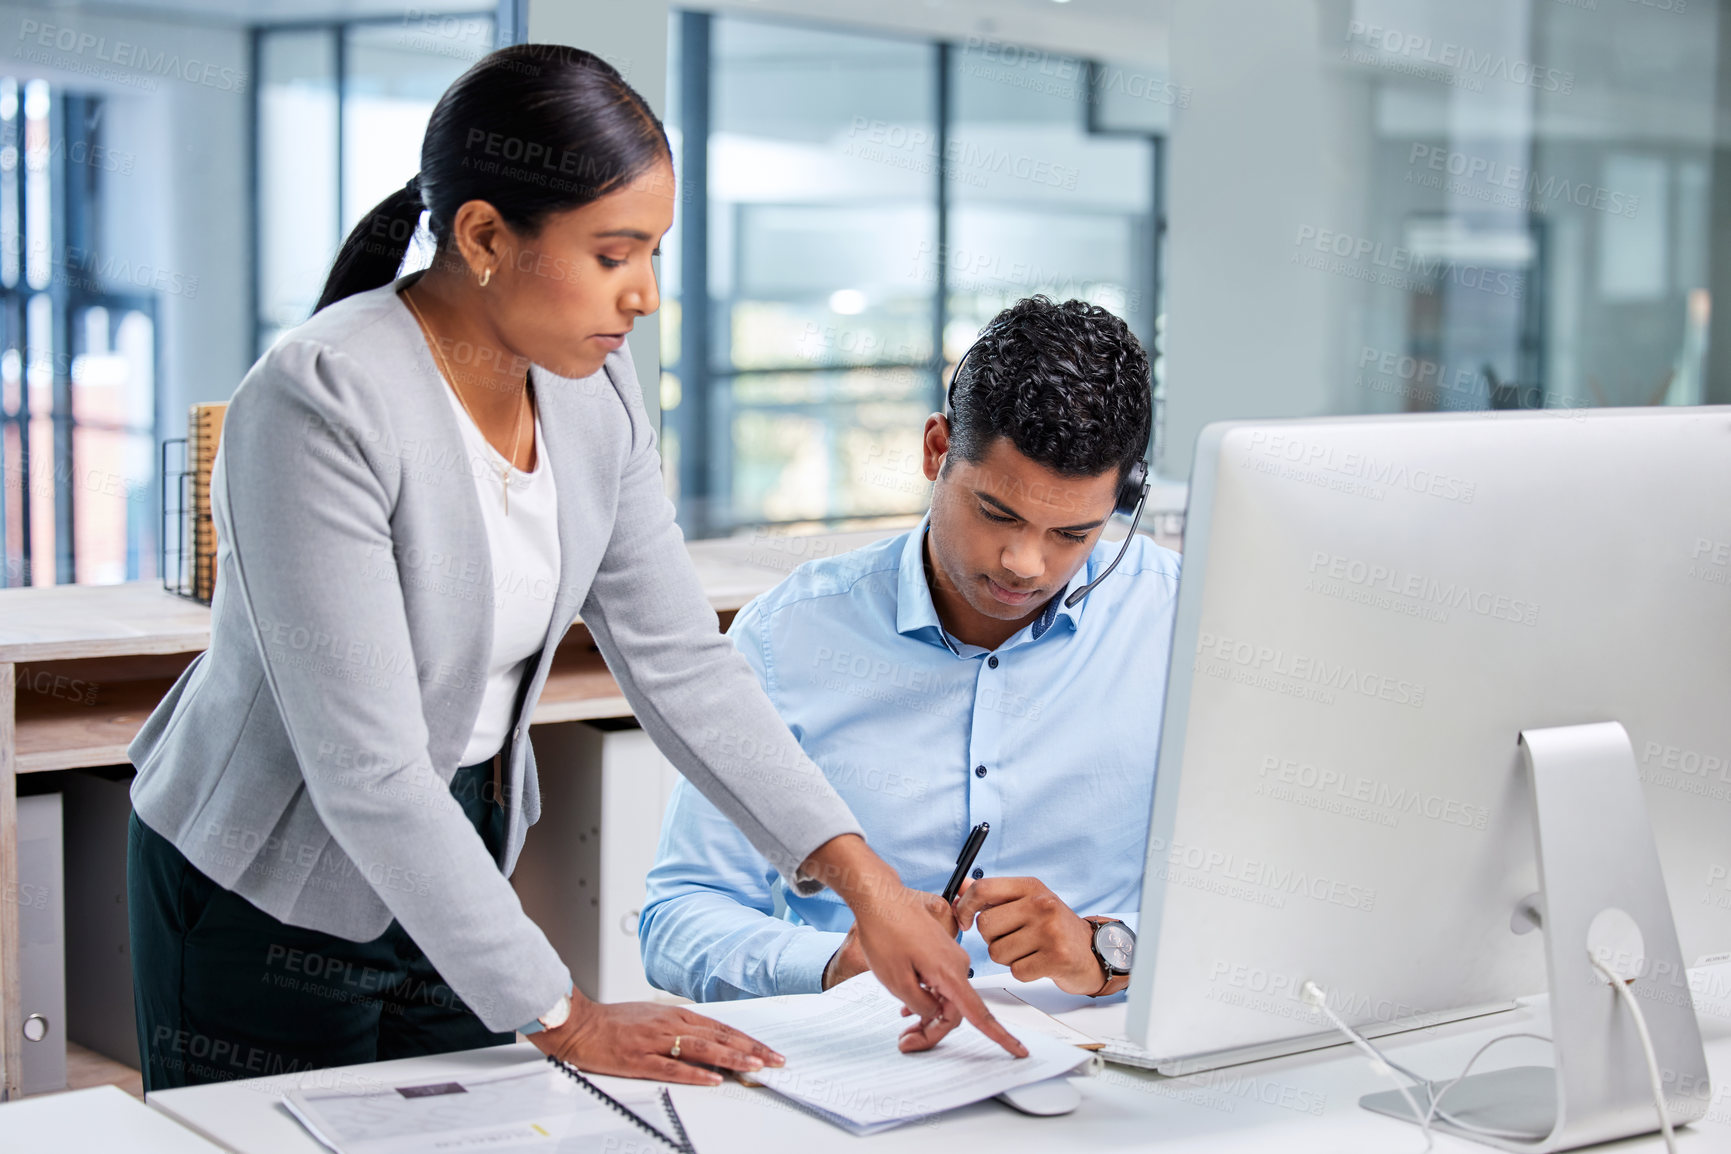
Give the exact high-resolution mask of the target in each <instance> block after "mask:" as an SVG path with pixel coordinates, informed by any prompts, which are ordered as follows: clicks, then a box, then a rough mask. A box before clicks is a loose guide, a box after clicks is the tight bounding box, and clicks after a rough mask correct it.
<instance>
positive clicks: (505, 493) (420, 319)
mask: <svg viewBox="0 0 1731 1154" xmlns="http://www.w3.org/2000/svg"><path fill="white" fill-rule="evenodd" d="M397 295H399V296H401V297H402V298H403V300H404V301H405V302H406V303H407V304H408V306H409V311H410V312H411V313H414V314H415V323H416V324H417V325H420V326H421V332H422V334H423V335H425V336H426V338H427V344H428V345H430V346H431V347H432V350H433V356H434V358H436V359H437V360H438V362H439V371H440V372H441V373H443V374H444V377H445V383H446V384H448V385H450V386H451V391H452V392H453V393H455V394H457V403H458V404H459V405H462V406H463V411H464V412H465V413H467V414H469V420H470V422H471V423H472V424H473V425H474V426H475V429H476V431H477V432H479V431H480V428H481V422H480V421H477V420H475V411H474V410H473V409H471V408H469V402H468V401H465V400H464V399H463V390H461V389H459V388H458V387H457V374H455V373H453V372H452V371H451V366H450V364H449V363H448V362H447V361H446V360H445V354H444V352H443V351H442V350H441V349H440V348H439V339H438V337H436V336H435V335H434V334H433V327H432V326H431V325H429V324H428V323H427V318H426V317H424V316H422V315H421V310H420V309H419V308H418V307H417V306H416V305H415V298H414V297H412V296H410V295H409V293H408V290H407V289H405V290H403V291H402V292H401V293H399V294H397ZM528 395H529V378H528V377H527V376H525V377H524V378H523V396H524V398H525V399H527V398H528ZM481 439H482V440H485V439H486V436H485V434H483V435H482V438H481ZM522 443H523V406H522V405H518V406H517V429H516V432H515V433H514V434H513V435H512V437H511V455H510V456H509V457H507V458H506V459H505V463H504V465H503V466H501V467H500V469H499V494H500V496H502V497H503V498H504V499H505V516H507V517H509V516H510V515H511V466H512V462H514V461H516V459H517V449H518V447H519V446H521V445H522ZM495 451H497V450H495Z"/></svg>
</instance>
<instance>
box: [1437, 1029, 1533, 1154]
mask: <svg viewBox="0 0 1731 1154" xmlns="http://www.w3.org/2000/svg"><path fill="white" fill-rule="evenodd" d="M1512 1038H1532V1039H1533V1040H1535V1041H1539V1042H1550V1041H1551V1039H1549V1038H1547V1037H1545V1035H1543V1034H1527V1033H1517V1034H1499V1035H1497V1036H1496V1037H1495V1038H1492V1039H1491V1040H1490V1041H1488V1042H1486V1043H1485V1044H1484V1045H1482V1046H1480V1047H1479V1048H1478V1049H1477V1050H1476V1051H1474V1053H1473V1056H1472V1057H1470V1058H1468V1059H1467V1064H1466V1065H1465V1066H1463V1067H1461V1072H1460V1073H1458V1074H1456V1075H1455V1076H1454V1077H1453V1078H1450V1079H1449V1081H1448V1083H1447V1084H1446V1085H1444V1086H1443V1088H1442V1089H1440V1090H1438V1091H1437V1092H1436V1094H1435V1095H1434V1096H1432V1098H1431V1103H1430V1108H1431V1114H1432V1115H1434V1116H1435V1117H1438V1118H1441V1119H1442V1120H1443V1121H1445V1122H1447V1123H1448V1124H1449V1125H1451V1126H1455V1127H1458V1128H1459V1129H1462V1130H1470V1131H1472V1132H1473V1133H1475V1134H1484V1135H1486V1136H1488V1137H1491V1138H1515V1139H1519V1140H1522V1141H1526V1142H1536V1141H1538V1140H1539V1139H1541V1138H1544V1137H1546V1135H1544V1134H1533V1133H1529V1132H1526V1131H1522V1130H1499V1129H1497V1128H1496V1127H1494V1126H1480V1125H1479V1124H1478V1123H1476V1122H1463V1121H1462V1120H1461V1119H1459V1118H1456V1117H1455V1116H1454V1115H1453V1114H1450V1113H1449V1112H1448V1111H1447V1110H1444V1109H1443V1108H1442V1100H1443V1098H1444V1097H1445V1096H1446V1095H1447V1094H1448V1092H1449V1091H1450V1090H1452V1089H1454V1088H1455V1086H1456V1085H1457V1084H1458V1083H1459V1082H1460V1081H1461V1080H1462V1079H1464V1078H1465V1077H1466V1076H1467V1075H1468V1074H1470V1073H1472V1069H1473V1067H1474V1066H1475V1065H1477V1064H1478V1060H1479V1059H1480V1058H1481V1057H1483V1056H1484V1053H1485V1051H1486V1050H1488V1049H1490V1048H1491V1047H1492V1046H1494V1045H1496V1044H1497V1043H1498V1042H1507V1041H1509V1040H1510V1039H1512ZM1426 1089H1429V1087H1428V1086H1427V1087H1426Z"/></svg>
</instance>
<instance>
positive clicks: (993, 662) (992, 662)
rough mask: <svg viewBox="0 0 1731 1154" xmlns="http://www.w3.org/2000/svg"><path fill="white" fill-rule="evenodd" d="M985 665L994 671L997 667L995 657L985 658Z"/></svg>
mask: <svg viewBox="0 0 1731 1154" xmlns="http://www.w3.org/2000/svg"><path fill="white" fill-rule="evenodd" d="M986 664H987V665H990V666H991V667H992V668H993V669H996V668H997V667H998V659H997V658H996V657H988V658H986Z"/></svg>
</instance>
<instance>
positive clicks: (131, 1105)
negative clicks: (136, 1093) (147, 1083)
mask: <svg viewBox="0 0 1731 1154" xmlns="http://www.w3.org/2000/svg"><path fill="white" fill-rule="evenodd" d="M0 1150H4V1151H6V1152H7V1154H14V1152H16V1154H85V1152H86V1151H90V1152H91V1154H95V1152H97V1151H100V1152H101V1154H219V1152H218V1148H217V1147H215V1146H212V1145H211V1144H210V1143H209V1142H206V1141H205V1140H204V1139H203V1138H200V1137H199V1136H198V1135H196V1134H193V1133H191V1132H190V1131H188V1130H186V1129H185V1128H184V1127H182V1126H180V1125H178V1124H176V1123H175V1122H173V1121H172V1120H170V1119H168V1118H166V1117H164V1116H163V1115H162V1114H161V1113H159V1112H157V1111H155V1110H152V1109H149V1108H148V1107H146V1106H145V1105H144V1103H142V1102H140V1101H139V1100H138V1099H137V1098H134V1097H133V1096H132V1095H130V1094H128V1093H127V1092H126V1091H124V1090H121V1089H119V1088H117V1087H114V1086H96V1087H93V1088H91V1089H89V1090H73V1091H70V1092H68V1093H64V1094H44V1095H41V1096H39V1097H35V1098H25V1099H22V1100H21V1101H17V1102H8V1103H6V1104H5V1105H4V1106H0Z"/></svg>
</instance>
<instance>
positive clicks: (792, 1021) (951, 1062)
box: [691, 974, 1090, 1134]
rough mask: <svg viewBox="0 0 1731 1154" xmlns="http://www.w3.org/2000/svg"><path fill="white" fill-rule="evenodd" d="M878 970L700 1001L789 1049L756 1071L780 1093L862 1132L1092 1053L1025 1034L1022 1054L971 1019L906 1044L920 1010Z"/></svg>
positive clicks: (968, 1099) (1047, 1074)
mask: <svg viewBox="0 0 1731 1154" xmlns="http://www.w3.org/2000/svg"><path fill="white" fill-rule="evenodd" d="M901 1007H902V1004H901V1002H900V1001H899V1000H897V999H896V998H895V997H894V996H893V995H892V994H890V992H889V991H888V990H886V989H884V987H883V985H882V984H880V983H879V982H878V980H877V979H876V978H875V977H873V976H872V975H871V974H861V975H860V976H859V977H857V978H853V979H852V980H850V981H847V982H843V983H842V984H841V985H839V986H836V987H835V988H833V989H831V990H828V991H826V992H824V993H821V994H799V995H792V996H787V997H779V998H758V999H753V1000H749V1001H740V1002H711V1003H708V1004H705V1005H701V1006H692V1007H691V1009H693V1010H695V1011H697V1012H698V1013H701V1014H707V1015H708V1016H710V1017H712V1018H715V1019H717V1020H719V1021H722V1022H726V1023H727V1024H728V1025H730V1026H732V1027H734V1028H735V1029H738V1030H743V1031H745V1032H746V1033H747V1034H750V1035H751V1036H752V1037H754V1038H756V1039H758V1040H759V1041H760V1042H763V1043H764V1044H765V1045H767V1046H769V1047H771V1048H773V1049H775V1050H778V1051H780V1052H781V1054H782V1055H783V1056H785V1057H786V1058H787V1065H786V1066H784V1067H781V1068H779V1069H765V1070H762V1071H760V1072H757V1073H754V1074H752V1076H751V1077H752V1080H753V1081H756V1082H761V1083H762V1084H763V1085H765V1086H768V1087H769V1088H770V1089H772V1090H774V1091H775V1092H776V1093H778V1094H781V1095H783V1096H784V1097H786V1098H788V1099H790V1100H791V1101H793V1102H796V1103H798V1104H799V1105H801V1106H803V1107H805V1108H806V1109H807V1110H810V1111H811V1112H812V1113H814V1114H817V1115H818V1116H820V1117H822V1118H824V1119H826V1120H828V1121H830V1122H833V1123H835V1124H836V1125H838V1126H841V1127H843V1128H845V1129H847V1130H850V1131H852V1132H853V1133H855V1134H874V1133H876V1132H878V1131H879V1130H887V1129H888V1128H890V1127H891V1126H899V1125H901V1124H902V1123H904V1122H910V1121H913V1120H914V1119H916V1118H923V1117H926V1116H927V1115H931V1114H937V1113H939V1112H941V1111H944V1110H953V1109H955V1108H956V1107H958V1106H966V1105H969V1104H970V1103H973V1102H978V1101H980V1100H982V1099H985V1098H990V1097H992V1096H993V1095H996V1094H1001V1093H1003V1092H1004V1091H1005V1090H1013V1089H1015V1088H1016V1087H1018V1086H1025V1085H1027V1084H1028V1083H1030V1082H1040V1081H1044V1080H1045V1079H1047V1078H1055V1077H1057V1076H1059V1075H1061V1074H1067V1073H1069V1072H1070V1071H1072V1070H1074V1069H1075V1068H1076V1067H1077V1066H1079V1065H1081V1064H1083V1063H1085V1062H1087V1061H1089V1059H1090V1055H1088V1054H1087V1053H1085V1052H1084V1051H1081V1050H1078V1049H1077V1048H1076V1047H1075V1046H1073V1045H1069V1044H1067V1043H1064V1042H1061V1041H1058V1040H1057V1039H1055V1038H1051V1037H1046V1036H1042V1035H1040V1034H1023V1035H1021V1041H1022V1043H1023V1044H1024V1045H1025V1046H1027V1047H1028V1056H1027V1057H1026V1058H1014V1057H1011V1056H1010V1055H1009V1054H1008V1053H1006V1052H1005V1051H1004V1050H1003V1048H1002V1047H1000V1046H999V1045H998V1044H997V1043H996V1042H994V1041H992V1040H991V1039H990V1038H988V1037H986V1036H985V1035H984V1034H982V1033H980V1031H979V1030H977V1029H975V1028H974V1027H973V1026H972V1025H969V1024H968V1023H965V1022H964V1023H963V1024H962V1025H960V1026H958V1027H956V1029H955V1030H954V1031H953V1032H951V1033H950V1035H949V1036H948V1037H946V1038H945V1039H944V1040H943V1041H942V1042H940V1043H939V1044H938V1046H937V1047H936V1048H935V1049H932V1050H926V1051H923V1052H920V1053H914V1054H904V1053H902V1052H901V1050H900V1049H898V1047H897V1041H898V1039H899V1038H900V1036H901V1033H902V1031H903V1030H905V1029H907V1028H908V1026H909V1025H910V1024H911V1022H912V1020H911V1019H909V1018H904V1017H902V1016H901Z"/></svg>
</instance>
